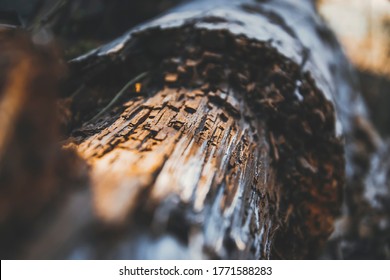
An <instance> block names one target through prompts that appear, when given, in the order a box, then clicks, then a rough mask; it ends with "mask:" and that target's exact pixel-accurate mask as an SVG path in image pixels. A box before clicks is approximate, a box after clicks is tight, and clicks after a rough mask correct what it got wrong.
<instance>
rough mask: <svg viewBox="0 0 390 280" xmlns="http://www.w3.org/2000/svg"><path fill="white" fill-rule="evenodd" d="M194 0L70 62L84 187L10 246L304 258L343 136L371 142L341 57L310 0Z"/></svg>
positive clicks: (331, 206)
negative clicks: (35, 229) (86, 175)
mask: <svg viewBox="0 0 390 280" xmlns="http://www.w3.org/2000/svg"><path fill="white" fill-rule="evenodd" d="M208 2H209V1H192V2H190V3H188V4H186V5H184V6H181V7H178V8H176V9H174V10H172V11H170V12H168V13H167V15H166V16H164V17H161V18H159V19H157V20H155V21H152V22H150V23H147V24H144V25H141V26H139V27H137V28H135V29H134V30H132V31H130V32H129V33H127V34H126V35H124V36H123V37H122V38H119V39H118V40H116V41H114V42H113V43H111V44H108V45H106V46H103V47H101V48H100V49H97V50H95V51H92V52H91V53H89V54H87V55H85V56H83V57H80V58H78V59H75V60H73V61H72V62H71V65H70V66H71V73H72V75H71V77H70V79H69V83H68V85H67V88H68V94H63V99H62V105H61V108H63V113H64V114H63V118H62V126H63V128H64V129H65V130H66V131H68V133H69V134H70V135H71V136H70V137H68V139H66V140H65V141H64V148H65V149H72V150H73V149H74V150H77V153H78V155H79V157H80V158H82V159H83V160H85V161H86V162H87V163H88V165H89V166H90V172H89V176H90V182H91V183H90V191H89V189H86V188H83V189H82V190H79V191H74V192H73V196H72V199H69V200H67V202H66V203H65V202H64V206H63V207H62V208H61V209H59V210H56V211H55V214H54V215H52V217H51V218H50V219H49V218H47V220H46V221H48V222H46V223H44V224H43V225H42V229H41V231H40V232H39V233H36V234H34V235H33V237H32V238H30V240H32V241H30V242H29V244H30V245H26V246H25V250H24V252H23V253H22V254H21V255H22V256H24V257H28V258H45V257H50V258H154V259H156V258H255V259H259V258H262V259H267V258H314V257H317V256H318V253H319V252H320V250H321V247H322V246H323V245H324V243H325V242H326V240H327V238H328V236H329V235H330V233H331V232H332V229H333V224H334V219H335V217H336V216H337V215H338V213H339V212H340V207H341V202H342V197H341V193H342V186H343V185H344V180H345V172H344V166H345V164H346V165H347V166H351V167H352V168H353V167H355V166H356V165H353V164H354V163H355V161H354V156H355V155H356V154H358V152H359V151H358V150H357V148H356V147H355V146H352V145H349V144H350V143H351V142H352V141H355V140H354V139H355V138H354V137H355V135H356V133H359V132H360V135H361V136H362V139H363V140H362V143H363V144H362V145H363V146H364V147H368V143H374V142H373V141H375V136H373V135H372V133H370V131H371V127H370V124H369V123H368V122H365V119H366V116H365V111H364V105H363V103H362V101H361V99H360V97H359V95H358V94H357V93H356V92H355V89H354V87H353V81H352V78H351V76H350V75H351V72H350V69H349V67H348V63H347V62H346V60H345V58H344V57H343V55H342V53H341V51H340V49H339V46H338V44H337V42H336V41H335V39H334V38H333V36H332V34H331V33H330V32H329V31H328V30H327V29H326V28H325V27H324V26H323V25H322V23H321V22H320V20H319V19H318V17H317V15H316V14H315V11H314V10H313V9H312V7H311V6H310V4H309V2H304V1H303V2H302V3H296V1H289V0H283V1H282V0H280V1H273V2H267V1H265V2H264V1H249V0H248V1H245V0H240V1H222V0H221V1H215V2H213V3H212V4H210V3H208ZM292 14H299V15H301V17H300V18H299V19H294V20H292V17H291V15H292ZM140 73H145V74H143V75H142V77H143V78H142V79H141V80H139V81H137V83H138V84H137V85H132V86H131V87H125V89H126V90H125V91H122V90H121V89H122V88H123V86H124V85H126V84H127V85H129V84H128V82H129V81H130V80H133V79H134V77H137V76H138V75H139V74H140ZM118 92H121V93H123V94H122V95H120V96H119V95H117V93H118ZM113 99H114V100H116V102H115V104H114V105H113V106H110V108H108V109H106V106H107V105H108V104H110V103H111V101H112V100H113ZM347 104H348V105H347ZM67 106H68V107H67ZM100 112H103V114H101V113H100ZM96 116H98V117H96ZM357 116H358V117H357ZM340 127H343V129H344V135H346V141H347V146H346V153H345V155H346V157H345V159H346V161H345V159H344V148H343V141H342V136H341V132H340ZM373 139H374V140H373ZM356 172H358V169H357V170H356ZM349 178H351V173H348V172H347V180H349ZM80 205H83V206H84V207H80ZM53 217H54V218H53ZM71 219H75V221H76V222H74V223H71V222H69V221H70V220H71ZM64 227H66V230H65V232H64V233H63V234H56V232H58V231H59V230H61V229H62V230H64ZM48 240H49V241H50V242H49V245H48V244H45V243H47V242H48Z"/></svg>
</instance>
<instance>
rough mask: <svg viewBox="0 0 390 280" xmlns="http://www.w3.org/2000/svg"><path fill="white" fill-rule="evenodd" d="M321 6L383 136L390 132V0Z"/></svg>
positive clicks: (344, 0)
mask: <svg viewBox="0 0 390 280" xmlns="http://www.w3.org/2000/svg"><path fill="white" fill-rule="evenodd" d="M317 5H318V9H319V12H320V13H321V15H322V16H323V17H324V19H325V20H326V21H327V22H328V24H329V26H330V27H331V29H332V30H333V31H334V32H335V33H336V35H337V37H338V38H339V41H340V42H341V44H342V46H343V48H344V51H345V53H346V55H347V56H348V57H349V59H350V60H351V61H352V63H353V64H354V65H355V67H356V68H357V70H358V76H359V81H360V85H361V88H362V93H363V95H364V97H365V100H366V102H367V105H368V107H369V109H370V113H371V117H372V120H373V122H374V123H375V125H376V126H377V128H378V130H379V132H380V133H381V134H382V136H388V135H389V134H390V110H389V109H388V108H389V105H390V1H389V0H319V1H318V4H317Z"/></svg>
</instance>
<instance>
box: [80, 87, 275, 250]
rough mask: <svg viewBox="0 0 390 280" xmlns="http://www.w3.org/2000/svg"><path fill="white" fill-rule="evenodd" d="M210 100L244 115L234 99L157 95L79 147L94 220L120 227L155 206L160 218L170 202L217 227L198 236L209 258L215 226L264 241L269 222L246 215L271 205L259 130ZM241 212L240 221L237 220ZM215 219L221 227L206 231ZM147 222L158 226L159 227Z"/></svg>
mask: <svg viewBox="0 0 390 280" xmlns="http://www.w3.org/2000/svg"><path fill="white" fill-rule="evenodd" d="M217 96H218V97H219V98H220V99H222V98H224V99H229V100H231V101H233V100H234V102H235V103H237V104H236V105H235V106H239V107H241V108H242V109H245V106H246V105H245V104H244V103H243V102H242V98H241V99H238V100H237V99H236V97H235V94H234V92H229V93H223V92H221V91H217V92H214V93H210V94H205V93H203V91H201V90H196V89H195V90H192V91H188V90H183V89H170V88H165V89H163V90H160V91H158V92H157V93H156V94H155V95H154V96H152V97H150V98H136V99H135V100H133V101H130V102H128V103H127V104H126V105H127V108H126V110H125V111H124V112H123V113H122V114H121V115H120V117H118V119H117V120H116V121H115V122H114V123H113V124H111V125H109V126H108V127H107V128H105V129H104V130H102V131H100V132H99V133H97V134H96V135H93V136H92V137H90V138H88V139H86V140H85V141H83V142H82V143H81V144H80V145H79V148H78V151H79V153H80V155H81V156H82V157H83V158H85V159H86V160H87V161H88V162H89V163H90V164H91V167H92V173H91V175H92V179H93V184H92V185H93V186H94V187H93V192H94V197H95V207H96V211H97V213H98V215H99V216H101V217H102V218H103V219H104V220H106V221H107V222H111V223H123V222H124V220H125V219H126V218H127V217H128V216H129V215H131V212H133V211H134V210H135V209H139V208H140V207H141V208H144V209H149V211H150V210H151V209H155V208H156V207H160V209H159V211H160V212H161V211H164V210H163V209H161V203H163V202H164V201H178V202H177V203H179V204H184V205H189V206H190V209H189V211H190V212H193V213H195V214H196V215H199V214H200V213H202V215H201V216H202V219H203V220H204V223H205V224H209V227H216V226H217V227H220V228H217V229H216V230H217V232H216V233H215V234H210V235H208V236H205V238H206V241H205V244H206V247H207V246H209V247H210V248H212V250H214V251H215V250H217V251H218V249H217V248H215V243H214V242H215V239H216V238H218V239H219V238H223V237H224V236H225V234H226V233H225V231H226V230H228V231H229V228H227V227H226V225H223V224H227V225H228V224H232V223H239V224H240V227H244V228H246V229H244V230H243V232H244V231H247V232H248V233H249V232H250V231H253V230H255V231H257V232H259V233H260V232H262V235H261V236H260V238H262V239H264V240H262V241H261V242H262V243H264V244H267V243H268V242H269V241H268V240H267V239H268V238H269V237H270V236H271V235H272V232H271V230H272V228H273V225H272V220H273V218H272V217H271V216H270V215H269V211H268V208H264V209H265V210H264V211H261V212H260V213H256V212H255V211H254V209H256V207H257V206H256V205H257V204H258V203H260V201H262V202H261V203H262V204H268V203H270V201H276V200H278V198H277V195H278V193H277V190H276V186H275V182H274V178H273V177H274V174H273V173H272V169H271V168H270V166H269V165H270V158H269V146H268V144H267V141H266V139H265V137H266V135H265V133H264V127H263V126H264V124H263V123H262V122H261V121H259V122H255V123H253V122H245V121H244V120H243V119H242V118H237V117H234V116H233V115H232V114H230V113H229V111H226V109H225V108H224V107H223V106H220V105H219V103H215V102H213V101H212V100H216V97H217ZM211 97H212V98H211ZM227 97H229V98H227ZM226 102H228V101H226ZM231 106H233V105H231ZM246 110H247V114H249V115H250V114H251V113H250V112H249V109H248V108H246ZM252 117H253V116H252ZM254 127H256V129H254ZM254 139H256V141H255V140H254ZM174 197H177V199H176V200H175V199H174ZM206 200H207V201H208V203H207V204H208V205H211V208H213V206H212V205H216V207H217V209H218V210H217V211H216V212H215V213H211V212H210V211H211V209H210V208H209V207H210V206H209V207H205V201H206ZM163 204H164V203H163ZM250 205H252V206H250ZM165 207H168V206H165ZM169 207H172V205H170V206H169ZM177 207H178V206H177ZM163 208H164V207H163ZM240 209H241V210H240ZM165 211H166V210H165ZM187 211H188V210H187ZM243 211H245V212H246V214H244V215H243V214H239V213H243ZM208 212H210V213H208ZM156 215H159V213H156ZM237 215H240V216H237ZM241 215H242V216H241ZM259 215H260V216H262V217H261V219H260V218H259ZM215 216H218V217H219V219H220V221H219V222H218V224H220V223H221V225H218V224H217V225H213V223H214V222H215V221H214V219H215ZM255 217H257V218H255ZM212 218H213V221H214V222H212V221H211V219H212ZM237 219H239V220H237ZM254 219H255V220H254ZM224 221H225V222H224ZM228 221H229V222H228ZM265 221H266V222H267V224H265ZM155 223H158V224H161V225H160V226H163V227H166V225H164V224H165V223H167V221H166V220H164V219H163V220H161V219H160V220H156V222H155ZM187 230H190V229H187ZM232 237H234V235H233V234H232ZM243 238H244V240H242V239H243ZM247 238H249V235H248V234H246V235H243V236H236V237H235V238H234V239H233V242H234V243H236V246H240V247H242V246H244V247H245V246H246V245H245V244H246V242H247V240H245V239H247ZM242 249H244V248H242ZM256 250H262V252H259V253H257V254H260V255H263V257H266V255H267V254H268V252H267V250H266V248H265V247H263V248H261V247H259V248H258V249H256ZM215 253H217V252H214V254H215Z"/></svg>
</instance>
